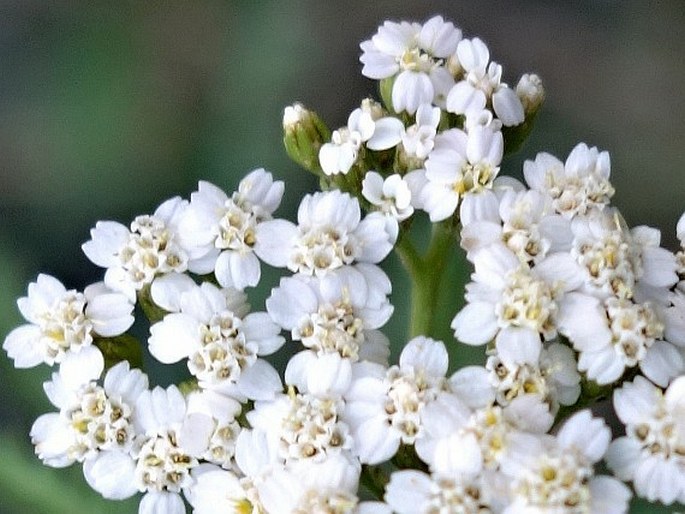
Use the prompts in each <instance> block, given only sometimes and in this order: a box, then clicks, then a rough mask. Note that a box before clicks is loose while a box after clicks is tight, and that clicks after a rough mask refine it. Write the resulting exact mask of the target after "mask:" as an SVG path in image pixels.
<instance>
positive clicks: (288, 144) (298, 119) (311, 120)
mask: <svg viewBox="0 0 685 514" xmlns="http://www.w3.org/2000/svg"><path fill="white" fill-rule="evenodd" d="M330 138H331V133H330V130H329V129H328V127H327V126H326V125H325V124H324V122H323V121H321V118H319V116H318V115H317V114H316V113H315V112H314V111H310V110H309V109H307V108H305V107H304V106H303V105H302V104H300V103H295V104H293V105H289V106H288V107H286V108H285V110H284V111H283V144H284V145H285V149H286V152H288V155H289V156H290V158H291V159H292V160H294V161H295V162H296V163H298V164H299V165H301V166H303V167H304V168H305V169H307V170H308V171H311V172H312V173H314V174H316V175H321V174H322V171H321V166H320V165H319V149H320V148H321V145H323V144H324V143H325V142H326V141H328V140H330Z"/></svg>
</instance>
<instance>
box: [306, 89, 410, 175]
mask: <svg viewBox="0 0 685 514" xmlns="http://www.w3.org/2000/svg"><path fill="white" fill-rule="evenodd" d="M403 132H404V124H403V123H402V121H401V120H399V119H398V118H395V117H393V116H383V109H382V107H381V106H380V104H378V103H376V102H373V101H371V100H368V99H367V100H364V101H363V102H362V106H361V107H359V108H357V109H355V110H354V111H352V113H351V114H350V116H349V118H348V119H347V125H346V126H345V127H341V128H339V129H338V130H334V131H333V134H331V141H330V142H328V143H325V144H323V145H322V146H321V149H320V150H319V163H320V164H321V169H322V170H323V172H324V173H325V174H326V175H336V174H338V173H342V174H343V175H346V174H347V173H348V172H349V171H350V169H351V168H352V166H353V165H354V163H355V162H356V161H357V158H358V157H359V152H360V151H361V148H362V145H363V146H365V147H366V148H368V149H369V150H377V151H379V150H387V149H389V148H392V147H394V146H397V144H399V142H400V141H401V139H402V133H403Z"/></svg>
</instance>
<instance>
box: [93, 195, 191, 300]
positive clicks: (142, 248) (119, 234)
mask: <svg viewBox="0 0 685 514" xmlns="http://www.w3.org/2000/svg"><path fill="white" fill-rule="evenodd" d="M187 205H188V202H187V201H185V200H182V199H181V198H179V197H175V198H171V199H170V200H167V201H166V202H164V203H162V204H161V205H160V206H159V207H157V209H156V210H155V212H154V213H153V214H152V215H143V216H138V217H136V218H135V219H134V220H133V222H131V225H130V229H129V228H127V227H126V226H124V225H122V224H121V223H118V222H116V221H98V222H97V223H96V224H95V228H94V229H92V230H91V231H90V236H91V238H92V239H90V240H89V241H87V242H85V243H84V244H83V245H82V246H81V248H82V249H83V253H85V254H86V256H87V257H88V258H89V259H90V260H91V261H92V262H93V263H94V264H96V265H97V266H100V267H102V268H107V271H106V272H105V284H107V286H108V287H109V288H111V289H113V290H116V291H121V292H122V293H124V294H126V295H127V296H128V297H129V298H130V299H131V301H135V297H136V292H137V291H140V290H141V289H142V288H143V286H145V285H147V284H150V283H152V281H153V280H154V279H155V277H157V276H159V275H162V274H165V273H171V272H177V273H182V272H184V271H186V270H187V269H188V254H187V253H186V251H185V250H184V249H183V248H182V247H181V245H180V244H179V236H178V223H179V220H180V218H181V216H182V215H183V213H184V211H185V209H186V207H187Z"/></svg>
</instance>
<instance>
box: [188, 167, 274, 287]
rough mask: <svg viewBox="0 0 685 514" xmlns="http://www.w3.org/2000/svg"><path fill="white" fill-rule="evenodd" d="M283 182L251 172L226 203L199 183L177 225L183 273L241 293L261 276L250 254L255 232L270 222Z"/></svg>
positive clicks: (219, 193) (207, 185)
mask: <svg viewBox="0 0 685 514" xmlns="http://www.w3.org/2000/svg"><path fill="white" fill-rule="evenodd" d="M283 190H284V185H283V182H281V181H279V180H277V181H274V180H273V178H272V176H271V173H269V172H267V171H265V170H263V169H261V168H260V169H256V170H254V171H252V172H251V173H249V174H248V175H247V176H246V177H245V178H243V179H242V180H241V181H240V184H239V185H238V191H236V192H234V193H233V194H232V195H231V196H230V197H229V196H228V195H226V193H224V192H223V191H222V190H221V189H219V188H218V187H216V186H215V185H213V184H210V183H209V182H204V181H201V182H200V184H199V187H198V190H197V191H196V192H195V193H193V194H192V195H191V198H190V204H189V206H188V209H187V211H186V213H185V214H184V216H183V218H182V219H181V220H180V226H179V239H180V242H181V244H182V246H183V248H185V249H186V251H187V252H188V254H189V257H190V262H189V264H188V269H189V270H190V271H192V272H194V273H199V274H206V273H211V272H214V274H215V276H216V279H217V281H218V282H219V284H220V285H221V286H223V287H234V288H236V289H240V290H242V289H245V288H246V287H248V286H255V285H257V283H258V282H259V277H260V276H261V267H260V264H259V259H257V257H256V256H255V254H254V251H253V249H254V246H255V244H257V236H256V233H257V228H258V226H259V225H260V224H261V223H262V222H264V221H266V220H269V219H271V215H272V214H273V212H274V211H275V210H276V209H277V208H278V206H279V204H280V203H281V197H282V196H283Z"/></svg>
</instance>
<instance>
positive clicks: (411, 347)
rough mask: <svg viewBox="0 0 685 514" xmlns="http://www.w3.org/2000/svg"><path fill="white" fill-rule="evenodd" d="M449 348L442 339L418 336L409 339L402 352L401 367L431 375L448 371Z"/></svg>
mask: <svg viewBox="0 0 685 514" xmlns="http://www.w3.org/2000/svg"><path fill="white" fill-rule="evenodd" d="M447 365H448V357H447V349H446V348H445V344H444V343H443V342H442V341H435V340H434V339H431V338H429V337H423V336H418V337H415V338H414V339H412V340H411V341H409V342H408V343H407V344H406V345H405V347H404V349H403V350H402V353H401V354H400V368H402V369H405V368H411V369H414V370H415V371H417V372H422V373H425V374H426V375H427V376H431V377H443V376H445V373H447Z"/></svg>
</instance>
